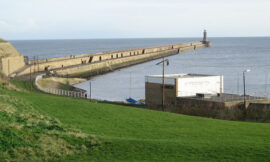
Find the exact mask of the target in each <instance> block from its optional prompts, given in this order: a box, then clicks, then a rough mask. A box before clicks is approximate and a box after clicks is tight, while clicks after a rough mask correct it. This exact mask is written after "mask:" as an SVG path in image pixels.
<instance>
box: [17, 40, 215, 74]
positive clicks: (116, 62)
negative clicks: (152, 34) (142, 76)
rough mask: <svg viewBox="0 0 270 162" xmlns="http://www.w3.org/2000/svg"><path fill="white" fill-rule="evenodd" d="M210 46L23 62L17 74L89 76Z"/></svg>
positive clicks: (189, 45)
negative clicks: (46, 73)
mask: <svg viewBox="0 0 270 162" xmlns="http://www.w3.org/2000/svg"><path fill="white" fill-rule="evenodd" d="M210 45H211V43H210V42H208V41H196V42H188V43H181V44H173V45H165V46H157V47H148V48H136V49H127V50H118V51H107V52H100V53H95V54H83V55H75V56H73V55H72V56H66V57H56V58H48V59H40V60H31V61H27V62H26V65H25V67H24V68H21V69H20V70H18V71H16V75H17V76H25V75H29V74H30V73H45V72H50V73H53V74H54V75H57V76H69V77H75V76H80V77H89V76H93V75H97V74H101V73H106V72H109V71H113V70H115V69H119V68H123V67H127V66H131V65H135V64H140V63H143V62H146V61H151V60H154V59H158V58H162V57H166V56H170V55H175V54H178V53H183V52H187V51H192V50H196V49H199V48H204V47H209V46H210Z"/></svg>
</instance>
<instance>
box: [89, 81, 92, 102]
mask: <svg viewBox="0 0 270 162" xmlns="http://www.w3.org/2000/svg"><path fill="white" fill-rule="evenodd" d="M91 86H92V85H91V82H89V99H90V100H91V95H92V94H91V93H92V92H91V90H92V87H91Z"/></svg>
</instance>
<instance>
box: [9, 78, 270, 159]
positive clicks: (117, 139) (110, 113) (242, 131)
mask: <svg viewBox="0 0 270 162" xmlns="http://www.w3.org/2000/svg"><path fill="white" fill-rule="evenodd" d="M19 84H20V85H21V86H24V87H27V86H28V85H27V83H23V84H22V83H19ZM5 93H7V94H9V95H10V96H14V97H17V98H20V99H22V100H24V101H26V102H29V103H31V105H33V107H35V109H37V111H39V112H41V113H43V114H46V115H48V116H50V117H52V118H56V119H59V120H60V122H61V123H63V124H65V125H66V126H68V127H73V128H76V129H79V130H81V131H82V132H84V133H87V134H94V135H96V136H97V137H98V138H99V139H100V140H101V141H102V142H101V143H103V144H102V145H101V146H100V147H97V148H96V149H95V150H91V151H87V152H81V153H79V154H73V155H69V156H67V157H63V158H62V159H59V160H60V161H61V160H63V161H67V160H76V161H89V160H92V161H216V160H219V161H232V160H234V161H235V160H236V161H269V160H270V157H269V153H270V138H269V135H270V125H269V123H252V122H236V121H225V120H216V119H208V118H201V117H192V116H185V115H180V114H172V113H164V112H158V111H150V110H145V109H139V108H132V107H128V106H119V105H115V104H108V103H99V102H89V101H87V100H83V99H71V98H65V97H59V96H53V95H47V94H40V93H37V92H32V93H29V92H15V91H5Z"/></svg>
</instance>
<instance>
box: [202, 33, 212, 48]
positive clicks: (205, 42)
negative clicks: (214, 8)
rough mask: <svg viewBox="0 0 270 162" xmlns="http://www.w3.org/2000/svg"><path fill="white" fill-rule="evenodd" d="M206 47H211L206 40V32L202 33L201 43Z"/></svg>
mask: <svg viewBox="0 0 270 162" xmlns="http://www.w3.org/2000/svg"><path fill="white" fill-rule="evenodd" d="M202 42H203V43H204V44H205V45H206V46H207V47H210V46H211V43H210V42H209V41H208V39H207V32H206V30H204V31H203V41H202Z"/></svg>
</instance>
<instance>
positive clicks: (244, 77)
mask: <svg viewBox="0 0 270 162" xmlns="http://www.w3.org/2000/svg"><path fill="white" fill-rule="evenodd" d="M248 72H250V69H246V70H245V71H243V85H244V107H245V108H246V76H245V73H248Z"/></svg>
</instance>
